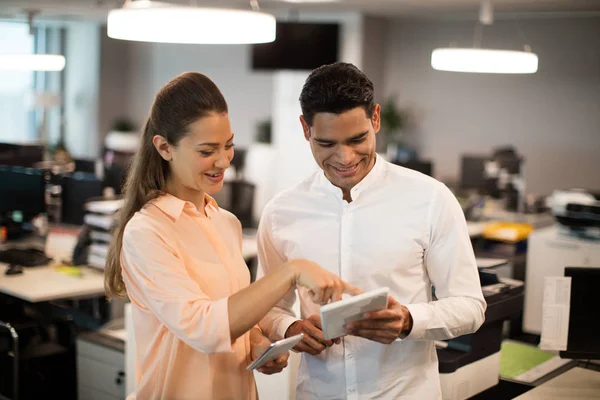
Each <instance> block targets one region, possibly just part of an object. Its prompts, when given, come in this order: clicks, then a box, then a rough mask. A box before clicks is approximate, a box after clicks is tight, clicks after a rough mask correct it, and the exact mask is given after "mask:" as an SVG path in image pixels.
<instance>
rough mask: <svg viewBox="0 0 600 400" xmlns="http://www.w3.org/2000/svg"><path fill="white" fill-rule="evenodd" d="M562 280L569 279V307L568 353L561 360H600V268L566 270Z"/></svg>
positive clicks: (561, 353)
mask: <svg viewBox="0 0 600 400" xmlns="http://www.w3.org/2000/svg"><path fill="white" fill-rule="evenodd" d="M564 276H569V277H571V306H570V311H569V336H568V339H567V350H566V351H561V352H560V356H561V358H572V359H577V360H600V340H598V337H600V336H599V332H600V311H599V310H600V297H598V290H599V289H600V265H599V266H598V268H591V267H567V268H565V274H564Z"/></svg>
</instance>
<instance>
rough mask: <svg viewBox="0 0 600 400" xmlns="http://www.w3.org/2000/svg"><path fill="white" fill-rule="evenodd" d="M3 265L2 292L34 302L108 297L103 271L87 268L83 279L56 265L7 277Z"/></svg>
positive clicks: (31, 268) (34, 268) (30, 269)
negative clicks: (105, 295) (105, 294)
mask: <svg viewBox="0 0 600 400" xmlns="http://www.w3.org/2000/svg"><path fill="white" fill-rule="evenodd" d="M7 266H8V265H7V264H3V263H0V292H2V293H4V294H7V295H10V296H13V297H17V298H19V299H21V300H25V301H29V302H31V303H38V302H42V301H50V300H59V299H66V298H75V297H84V296H100V295H103V294H104V274H103V271H99V270H95V269H93V268H83V276H81V277H75V276H69V275H65V274H62V273H60V272H58V271H57V270H56V268H55V266H40V267H24V268H23V273H22V274H17V275H5V274H4V271H5V270H6V267H7Z"/></svg>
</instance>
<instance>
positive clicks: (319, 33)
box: [251, 21, 340, 71]
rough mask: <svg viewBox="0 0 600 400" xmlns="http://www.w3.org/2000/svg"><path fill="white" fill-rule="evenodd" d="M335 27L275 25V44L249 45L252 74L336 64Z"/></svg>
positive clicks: (329, 24)
mask: <svg viewBox="0 0 600 400" xmlns="http://www.w3.org/2000/svg"><path fill="white" fill-rule="evenodd" d="M339 31H340V29H339V24H336V23H304V22H281V21H279V22H277V26H276V28H275V35H276V39H275V41H273V42H271V43H260V44H255V45H252V60H251V61H252V69H254V70H279V69H284V70H308V71H310V70H313V69H315V68H317V67H320V66H321V65H324V64H331V63H334V62H336V61H338V57H339Z"/></svg>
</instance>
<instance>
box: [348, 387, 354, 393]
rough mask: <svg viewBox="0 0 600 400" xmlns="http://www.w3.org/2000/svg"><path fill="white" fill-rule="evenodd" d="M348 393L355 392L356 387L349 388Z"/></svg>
mask: <svg viewBox="0 0 600 400" xmlns="http://www.w3.org/2000/svg"><path fill="white" fill-rule="evenodd" d="M348 393H349V394H352V393H356V388H349V389H348Z"/></svg>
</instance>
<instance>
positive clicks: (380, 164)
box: [318, 154, 385, 201]
mask: <svg viewBox="0 0 600 400" xmlns="http://www.w3.org/2000/svg"><path fill="white" fill-rule="evenodd" d="M384 174H385V160H384V159H383V158H381V157H380V156H379V155H378V154H375V164H374V165H373V168H371V170H370V171H369V173H368V174H367V175H366V176H365V177H364V178H363V179H362V180H361V181H360V182H358V183H357V184H356V185H355V186H354V187H353V188H352V189H351V190H350V196H351V197H352V201H355V200H356V199H357V198H358V196H360V194H361V193H362V192H364V191H365V190H367V189H368V188H369V187H371V186H373V184H374V183H375V182H377V181H378V180H379V178H380V177H382V176H383V175H384ZM318 184H319V185H320V186H323V187H325V188H326V189H327V190H328V191H330V192H332V193H335V194H336V195H339V196H340V198H341V195H342V190H341V189H340V188H338V187H337V186H335V185H333V184H332V183H331V182H330V181H329V179H327V177H326V176H325V172H324V171H323V170H321V171H320V173H319V176H318Z"/></svg>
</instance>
